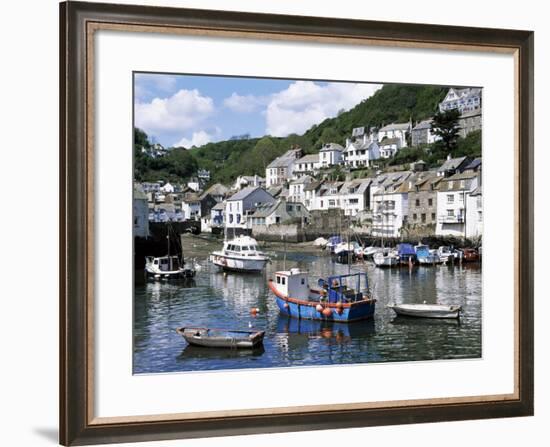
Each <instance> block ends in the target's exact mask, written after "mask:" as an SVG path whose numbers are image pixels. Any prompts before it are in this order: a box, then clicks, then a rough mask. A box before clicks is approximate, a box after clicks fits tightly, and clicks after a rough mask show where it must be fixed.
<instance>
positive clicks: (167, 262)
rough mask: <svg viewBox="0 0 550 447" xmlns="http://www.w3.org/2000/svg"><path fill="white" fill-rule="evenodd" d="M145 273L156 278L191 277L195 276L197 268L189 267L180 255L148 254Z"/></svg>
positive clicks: (148, 276)
mask: <svg viewBox="0 0 550 447" xmlns="http://www.w3.org/2000/svg"><path fill="white" fill-rule="evenodd" d="M145 273H146V274H147V278H149V279H154V280H164V279H189V278H194V277H195V270H194V269H192V268H191V267H188V266H187V265H186V264H185V263H184V262H183V261H181V262H180V259H179V257H178V256H170V255H167V256H160V257H153V256H146V257H145Z"/></svg>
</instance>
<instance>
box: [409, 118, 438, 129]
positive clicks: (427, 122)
mask: <svg viewBox="0 0 550 447" xmlns="http://www.w3.org/2000/svg"><path fill="white" fill-rule="evenodd" d="M432 121H433V120H431V119H429V120H424V121H420V122H419V123H418V124H417V125H416V126H414V128H413V130H424V129H431V128H432Z"/></svg>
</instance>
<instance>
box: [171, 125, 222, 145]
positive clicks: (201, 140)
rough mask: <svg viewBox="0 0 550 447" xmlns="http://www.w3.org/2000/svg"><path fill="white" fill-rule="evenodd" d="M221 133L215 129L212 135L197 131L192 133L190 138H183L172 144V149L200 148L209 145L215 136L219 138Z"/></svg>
mask: <svg viewBox="0 0 550 447" xmlns="http://www.w3.org/2000/svg"><path fill="white" fill-rule="evenodd" d="M220 133H221V130H220V129H219V128H216V129H215V131H214V132H213V133H208V132H207V131H205V130H199V131H197V132H193V135H192V136H191V138H190V139H189V138H185V137H183V138H182V139H180V140H179V141H178V142H177V143H175V144H174V147H184V148H186V149H190V148H192V147H193V146H196V147H200V146H203V145H205V144H206V143H210V142H211V141H213V140H214V139H215V138H216V137H217V136H219V135H220Z"/></svg>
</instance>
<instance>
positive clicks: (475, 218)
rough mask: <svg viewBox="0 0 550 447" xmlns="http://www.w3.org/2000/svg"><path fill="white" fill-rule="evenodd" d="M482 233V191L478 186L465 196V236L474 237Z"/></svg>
mask: <svg viewBox="0 0 550 447" xmlns="http://www.w3.org/2000/svg"><path fill="white" fill-rule="evenodd" d="M482 234H483V193H482V187H481V186H478V187H477V188H476V189H474V190H473V191H472V192H470V193H469V194H468V195H467V196H466V237H467V238H476V237H479V236H481V235H482Z"/></svg>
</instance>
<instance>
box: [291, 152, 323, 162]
mask: <svg viewBox="0 0 550 447" xmlns="http://www.w3.org/2000/svg"><path fill="white" fill-rule="evenodd" d="M318 162H319V154H308V155H304V156H303V157H302V158H299V159H298V160H296V164H300V163H318Z"/></svg>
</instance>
